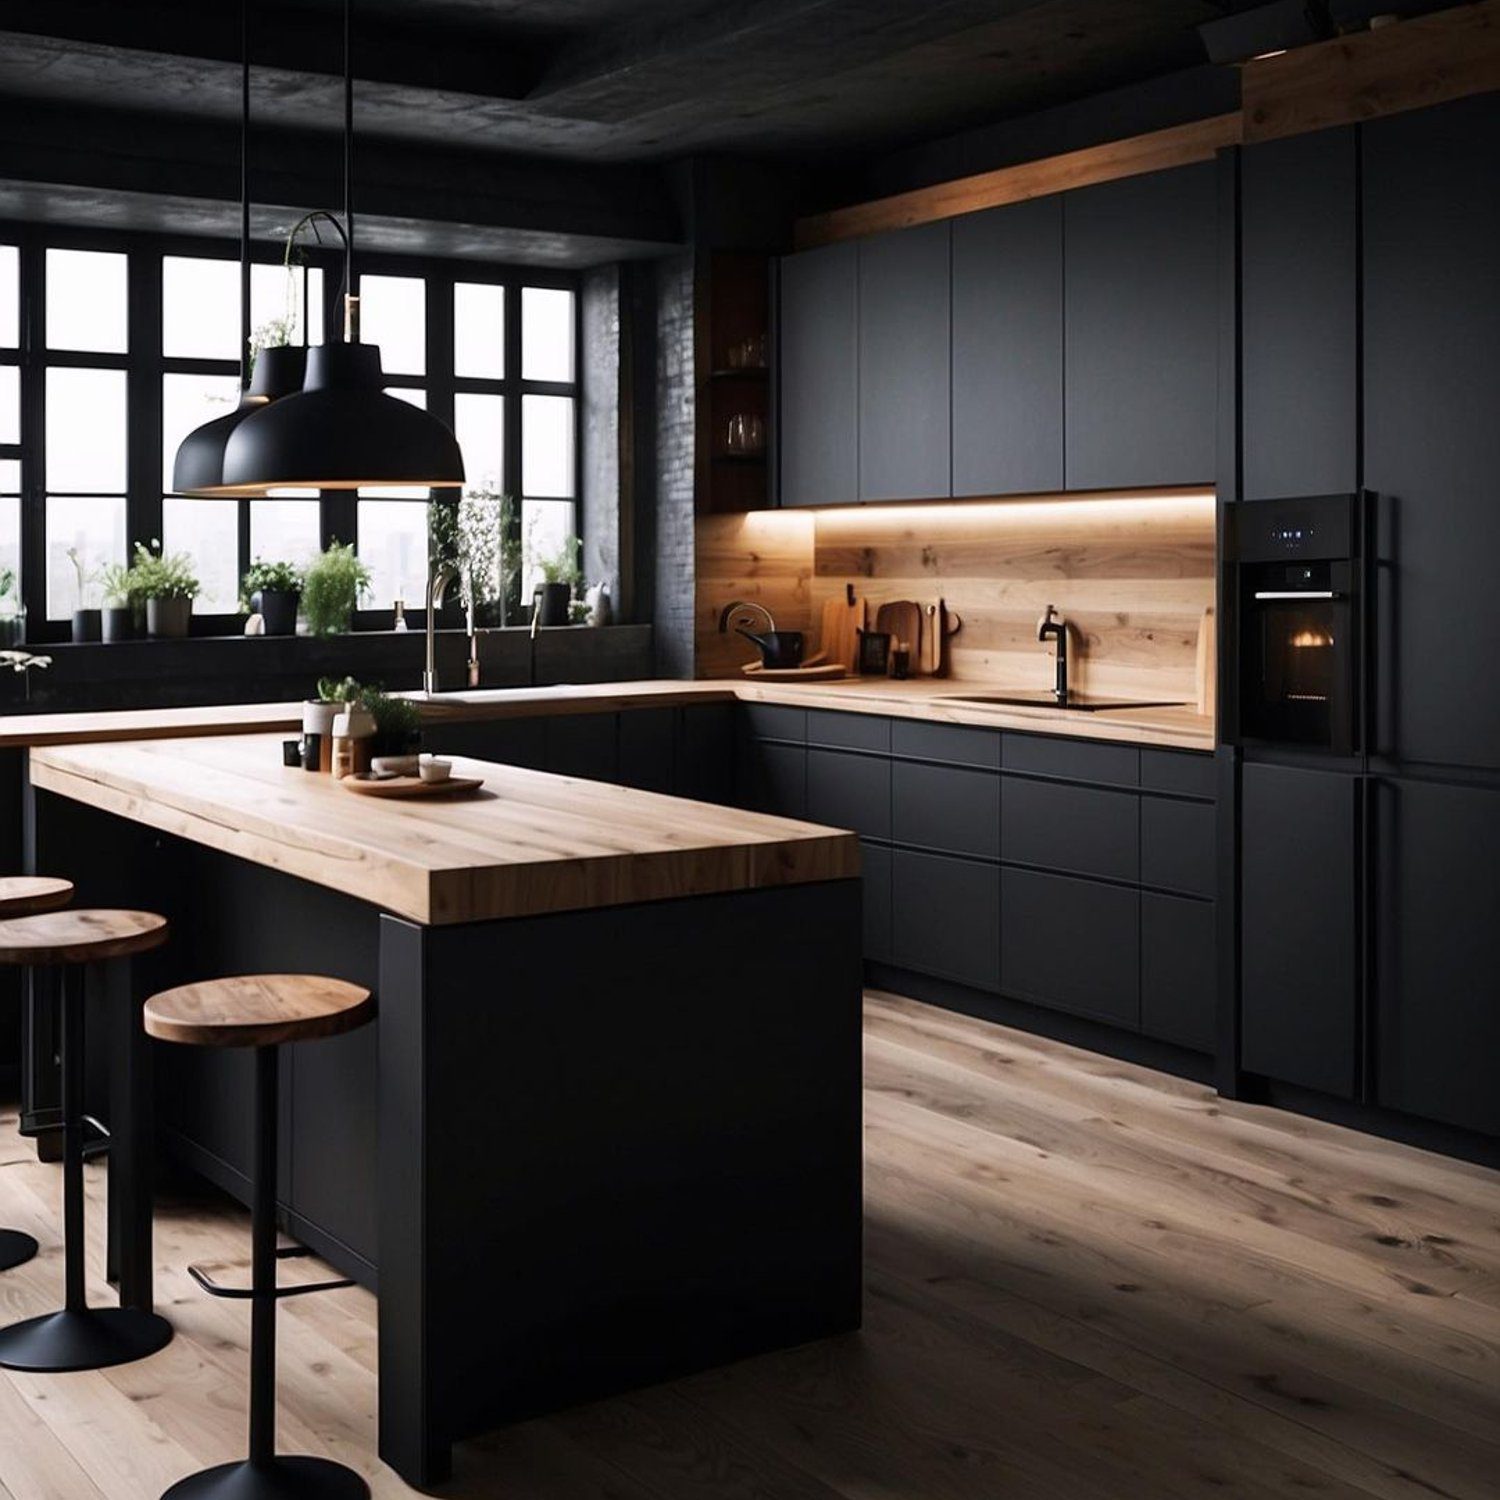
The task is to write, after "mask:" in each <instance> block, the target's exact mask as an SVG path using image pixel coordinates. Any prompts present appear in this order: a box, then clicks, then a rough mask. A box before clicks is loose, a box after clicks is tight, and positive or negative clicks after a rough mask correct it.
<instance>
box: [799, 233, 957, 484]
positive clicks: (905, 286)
mask: <svg viewBox="0 0 1500 1500" xmlns="http://www.w3.org/2000/svg"><path fill="white" fill-rule="evenodd" d="M948 246H949V229H948V224H947V222H946V221H942V222H939V223H936V224H924V225H922V226H921V227H920V228H917V229H899V230H893V231H892V232H891V233H889V234H878V235H874V236H872V237H871V238H869V239H866V240H861V241H860V242H859V424H858V425H859V498H860V499H861V500H929V499H934V498H937V497H946V496H947V495H948V494H949V493H950V491H951V488H952V486H951V480H950V471H949V390H950V386H949V382H950V379H951V364H950V351H949V326H950V318H951V310H950V305H949V296H948V287H949V274H948ZM792 409H793V410H794V411H796V412H797V413H798V425H800V424H801V423H802V422H803V421H805V420H806V414H805V413H804V412H803V411H802V409H801V408H799V407H796V406H795V405H794V406H793V408H792Z"/></svg>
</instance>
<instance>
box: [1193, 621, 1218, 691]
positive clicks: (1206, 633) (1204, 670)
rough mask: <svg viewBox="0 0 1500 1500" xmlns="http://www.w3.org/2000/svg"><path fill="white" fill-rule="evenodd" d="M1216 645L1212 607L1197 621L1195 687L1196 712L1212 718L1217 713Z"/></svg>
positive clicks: (1216, 636) (1216, 634) (1216, 638)
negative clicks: (1196, 696) (1196, 689)
mask: <svg viewBox="0 0 1500 1500" xmlns="http://www.w3.org/2000/svg"><path fill="white" fill-rule="evenodd" d="M1217 645H1218V632H1217V631H1216V630H1215V629H1214V612H1213V608H1212V606H1210V607H1209V608H1208V609H1205V610H1204V611H1203V618H1202V619H1201V620H1199V621H1198V660H1197V687H1198V712H1199V713H1200V714H1207V715H1208V716H1209V717H1210V718H1212V717H1213V716H1214V715H1215V714H1216V713H1217V712H1218V706H1219V704H1218V698H1219V694H1218V685H1219V673H1218V663H1217V662H1216V661H1215V660H1214V655H1215V648H1216V647H1217Z"/></svg>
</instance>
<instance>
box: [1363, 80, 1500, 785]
mask: <svg viewBox="0 0 1500 1500" xmlns="http://www.w3.org/2000/svg"><path fill="white" fill-rule="evenodd" d="M1361 143H1362V152H1363V193H1364V199H1363V209H1364V399H1365V416H1364V449H1365V466H1364V467H1365V472H1364V482H1365V484H1366V486H1367V487H1368V488H1370V489H1372V490H1374V491H1376V492H1377V493H1378V494H1380V495H1381V496H1382V497H1383V505H1384V508H1385V522H1384V525H1383V528H1382V530H1383V535H1382V538H1381V556H1382V560H1383V564H1384V565H1383V566H1382V568H1381V570H1380V588H1379V593H1380V602H1381V608H1380V610H1379V615H1380V620H1381V631H1380V635H1379V637H1378V638H1377V642H1376V661H1377V671H1378V676H1379V691H1378V693H1377V705H1378V707H1379V708H1380V714H1379V720H1380V724H1381V726H1382V733H1381V734H1380V735H1379V737H1378V744H1377V749H1378V750H1380V751H1381V752H1382V753H1384V754H1387V755H1391V756H1394V757H1396V758H1399V759H1400V760H1403V761H1408V762H1411V761H1421V762H1427V763H1432V764H1447V765H1456V766H1468V767H1482V768H1484V769H1487V770H1500V693H1495V692H1493V691H1490V690H1488V687H1487V684H1488V683H1489V681H1490V679H1491V677H1492V676H1493V672H1494V664H1495V662H1496V661H1497V660H1500V611H1497V610H1495V609H1494V608H1493V607H1479V603H1478V602H1479V601H1485V600H1490V599H1492V598H1493V593H1494V572H1495V562H1496V559H1497V558H1500V504H1497V503H1496V496H1495V487H1496V476H1497V475H1500V422H1497V421H1496V419H1495V393H1496V392H1497V391H1500V252H1497V248H1496V247H1497V246H1500V193H1497V192H1496V190H1495V184H1496V182H1497V181H1500V95H1496V94H1484V95H1480V96H1478V97H1475V98H1472V99H1464V100H1460V101H1458V102H1456V103H1452V104H1443V105H1439V106H1437V107H1435V108H1432V109H1425V110H1416V111H1412V112H1410V113H1407V114H1400V115H1391V116H1388V117H1386V118H1384V119H1380V120H1372V121H1370V122H1369V123H1367V124H1366V125H1364V126H1362V127H1361Z"/></svg>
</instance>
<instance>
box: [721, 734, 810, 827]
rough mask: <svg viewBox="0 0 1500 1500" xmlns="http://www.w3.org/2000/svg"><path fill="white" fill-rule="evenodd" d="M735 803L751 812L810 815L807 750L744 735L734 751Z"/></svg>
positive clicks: (797, 816) (791, 816)
mask: <svg viewBox="0 0 1500 1500" xmlns="http://www.w3.org/2000/svg"><path fill="white" fill-rule="evenodd" d="M734 779H735V801H736V802H738V803H739V805H740V806H741V807H747V808H749V809H750V811H751V812H763V813H776V814H777V815H778V816H780V817H783V818H805V817H806V816H807V748H806V746H804V745H783V744H781V743H779V742H778V741H775V740H761V739H756V738H755V737H754V736H752V735H743V736H741V738H740V742H739V745H738V747H737V748H736V750H735V766H734Z"/></svg>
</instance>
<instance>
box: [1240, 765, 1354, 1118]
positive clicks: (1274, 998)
mask: <svg viewBox="0 0 1500 1500" xmlns="http://www.w3.org/2000/svg"><path fill="white" fill-rule="evenodd" d="M1358 785H1359V781H1358V778H1357V777H1353V776H1343V775H1338V774H1334V773H1331V772H1326V771H1303V770H1296V769H1292V768H1291V767H1288V766H1268V765H1247V766H1246V767H1245V768H1244V779H1243V803H1242V809H1243V810H1242V834H1241V846H1240V859H1241V867H1240V879H1241V901H1240V926H1241V935H1240V946H1241V961H1240V964H1241V1000H1240V1003H1241V1021H1240V1035H1241V1054H1242V1057H1243V1060H1244V1065H1245V1067H1246V1069H1248V1070H1249V1071H1250V1072H1252V1073H1263V1074H1265V1075H1266V1076H1267V1077H1270V1078H1279V1079H1281V1080H1282V1081H1283V1082H1285V1083H1296V1084H1301V1085H1303V1086H1304V1087H1306V1088H1311V1089H1319V1090H1321V1091H1322V1092H1323V1093H1326V1094H1334V1095H1337V1096H1338V1097H1340V1098H1344V1099H1350V1098H1353V1097H1354V1094H1355V1090H1356V1087H1357V1083H1358V1053H1357V1038H1358V1034H1359V999H1358V959H1357V957H1356V942H1357V936H1356V933H1357V927H1356V922H1357V918H1356V893H1357V879H1356V871H1355V851H1356V847H1357V846H1356V819H1357V808H1356V803H1355V796H1356V791H1357V788H1358Z"/></svg>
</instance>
